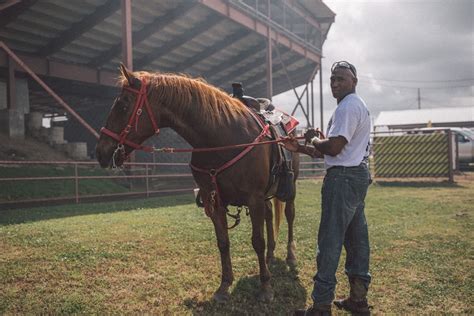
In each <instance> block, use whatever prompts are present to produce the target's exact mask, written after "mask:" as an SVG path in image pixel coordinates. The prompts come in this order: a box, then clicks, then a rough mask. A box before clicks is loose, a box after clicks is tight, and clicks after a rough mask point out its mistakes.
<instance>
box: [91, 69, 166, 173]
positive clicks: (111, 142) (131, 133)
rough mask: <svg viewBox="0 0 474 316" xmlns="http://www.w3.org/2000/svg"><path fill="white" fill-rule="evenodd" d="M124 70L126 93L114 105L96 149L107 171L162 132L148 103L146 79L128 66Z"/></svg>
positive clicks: (122, 70) (123, 88)
mask: <svg viewBox="0 0 474 316" xmlns="http://www.w3.org/2000/svg"><path fill="white" fill-rule="evenodd" d="M120 69H121V72H122V78H123V80H122V91H121V92H120V95H119V96H118V97H117V98H116V99H115V101H114V104H113V105H112V109H111V110H110V113H109V115H108V117H107V121H106V123H105V127H103V128H102V129H101V135H100V138H99V142H98V143H97V146H96V155H97V160H98V161H99V163H100V165H101V166H102V167H103V168H105V167H116V166H121V165H122V164H123V162H124V161H125V159H126V158H127V157H128V155H129V154H130V153H131V152H132V151H133V150H135V149H144V147H143V146H142V145H141V143H142V142H144V141H145V140H146V139H147V138H149V137H150V136H152V135H154V134H156V133H158V132H159V129H158V125H157V123H158V122H157V117H155V114H154V113H153V111H152V109H151V107H150V105H149V104H148V96H147V82H146V80H145V78H141V79H140V78H138V77H137V76H135V75H134V74H133V73H132V72H130V71H128V70H127V68H126V67H125V66H124V65H120ZM142 116H146V117H142Z"/></svg>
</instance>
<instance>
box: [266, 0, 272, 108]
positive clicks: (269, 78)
mask: <svg viewBox="0 0 474 316" xmlns="http://www.w3.org/2000/svg"><path fill="white" fill-rule="evenodd" d="M267 15H268V18H269V19H271V15H270V0H267ZM267 40H268V42H267V97H268V98H269V99H270V100H271V99H272V97H273V71H272V70H273V69H272V66H273V65H272V35H271V29H270V25H268V26H267Z"/></svg>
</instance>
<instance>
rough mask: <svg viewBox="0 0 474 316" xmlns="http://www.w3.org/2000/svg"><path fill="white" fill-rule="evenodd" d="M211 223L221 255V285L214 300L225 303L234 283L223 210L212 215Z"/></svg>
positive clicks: (225, 218) (220, 209)
mask: <svg viewBox="0 0 474 316" xmlns="http://www.w3.org/2000/svg"><path fill="white" fill-rule="evenodd" d="M211 218H212V223H213V224H214V230H215V232H216V238H217V247H219V252H220V255H221V266H222V277H221V285H220V286H219V288H218V289H217V291H216V292H215V293H214V299H215V300H216V301H218V302H223V301H227V300H228V299H229V298H230V295H229V287H230V286H231V285H232V282H233V281H234V275H233V273H232V262H231V260H230V241H229V233H228V231H227V217H226V212H225V209H223V208H219V209H218V210H216V211H215V212H214V214H213V215H212V217H211Z"/></svg>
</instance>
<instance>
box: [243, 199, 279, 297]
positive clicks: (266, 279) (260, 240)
mask: <svg viewBox="0 0 474 316" xmlns="http://www.w3.org/2000/svg"><path fill="white" fill-rule="evenodd" d="M249 209H250V218H251V220H252V246H253V249H254V250H255V252H256V253H257V257H258V264H259V268H260V282H261V284H262V288H261V291H260V293H259V294H258V299H259V300H260V301H263V302H271V301H272V300H273V290H272V287H271V284H270V278H271V274H270V271H269V270H268V266H267V262H266V260H265V238H264V222H265V201H264V200H263V198H262V199H260V200H258V201H256V202H254V203H252V204H251V205H249Z"/></svg>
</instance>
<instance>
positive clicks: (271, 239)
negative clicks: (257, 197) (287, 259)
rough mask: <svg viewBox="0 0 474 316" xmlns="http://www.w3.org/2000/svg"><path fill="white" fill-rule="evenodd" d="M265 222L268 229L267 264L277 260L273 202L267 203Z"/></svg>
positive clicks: (268, 201)
mask: <svg viewBox="0 0 474 316" xmlns="http://www.w3.org/2000/svg"><path fill="white" fill-rule="evenodd" d="M265 222H266V224H267V225H266V227H267V264H270V263H272V261H274V260H275V255H274V252H275V239H276V237H275V232H274V229H273V210H272V202H270V200H267V201H265Z"/></svg>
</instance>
